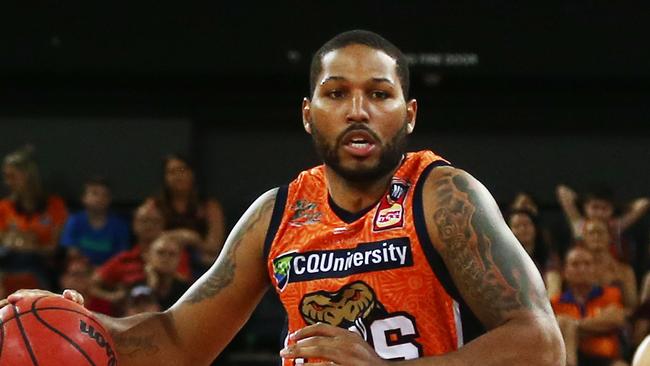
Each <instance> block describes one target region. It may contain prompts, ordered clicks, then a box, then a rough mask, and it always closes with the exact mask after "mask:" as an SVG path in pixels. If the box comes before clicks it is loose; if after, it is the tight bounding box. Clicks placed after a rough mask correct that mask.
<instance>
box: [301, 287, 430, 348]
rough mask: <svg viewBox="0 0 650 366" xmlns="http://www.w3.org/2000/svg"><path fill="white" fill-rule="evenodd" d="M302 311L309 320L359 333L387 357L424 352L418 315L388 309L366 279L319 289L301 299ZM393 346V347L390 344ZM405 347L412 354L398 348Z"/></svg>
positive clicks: (308, 321) (304, 318) (306, 319)
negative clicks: (324, 289) (420, 342)
mask: <svg viewBox="0 0 650 366" xmlns="http://www.w3.org/2000/svg"><path fill="white" fill-rule="evenodd" d="M300 313H301V315H302V318H303V320H304V321H305V323H307V324H315V323H318V322H322V323H327V324H330V325H333V326H337V327H341V328H344V329H348V330H350V331H353V332H355V333H358V334H359V335H360V336H361V337H362V338H363V339H364V340H365V341H366V342H368V343H369V344H370V345H372V346H373V347H375V349H377V348H378V347H379V348H380V350H381V351H379V352H378V353H381V356H382V357H383V358H385V359H412V358H417V357H420V356H422V345H421V344H419V343H418V342H417V341H416V339H417V338H418V337H419V333H418V331H417V325H416V323H415V318H414V317H413V316H411V315H410V314H407V313H405V312H400V311H398V312H394V313H389V312H388V311H387V310H386V308H385V307H384V305H383V304H382V303H381V302H380V301H379V300H378V299H377V297H376V295H375V291H374V290H373V289H372V288H371V287H370V286H369V285H368V284H367V283H365V282H363V281H356V282H352V283H350V284H347V285H345V286H343V287H341V288H340V289H339V290H338V291H335V292H328V291H316V292H312V293H308V294H306V295H305V296H304V297H303V298H302V301H301V302H300ZM391 347H392V348H391ZM404 347H406V348H407V349H409V350H410V351H411V352H410V355H409V356H404V355H402V354H400V353H399V352H396V350H398V349H403V348H404Z"/></svg>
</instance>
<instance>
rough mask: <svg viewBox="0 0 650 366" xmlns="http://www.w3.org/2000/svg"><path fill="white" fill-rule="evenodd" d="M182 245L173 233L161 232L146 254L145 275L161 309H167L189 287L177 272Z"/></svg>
mask: <svg viewBox="0 0 650 366" xmlns="http://www.w3.org/2000/svg"><path fill="white" fill-rule="evenodd" d="M182 249H183V245H182V244H181V243H180V242H179V240H178V237H177V236H175V235H173V234H168V233H163V234H162V235H161V236H159V237H158V239H156V240H155V241H154V242H153V243H152V244H151V247H150V248H149V250H148V252H147V255H146V264H145V275H146V281H145V282H146V284H147V286H149V287H150V288H151V289H152V290H153V292H154V294H155V295H156V298H157V299H158V302H159V304H160V307H161V308H162V309H169V308H170V307H171V306H172V305H173V304H174V303H175V302H176V300H178V299H179V298H180V297H181V295H183V294H184V293H185V291H186V290H187V289H188V288H189V284H188V282H187V281H186V280H184V279H183V278H182V277H180V276H179V275H178V273H177V268H178V263H179V261H180V258H181V251H182Z"/></svg>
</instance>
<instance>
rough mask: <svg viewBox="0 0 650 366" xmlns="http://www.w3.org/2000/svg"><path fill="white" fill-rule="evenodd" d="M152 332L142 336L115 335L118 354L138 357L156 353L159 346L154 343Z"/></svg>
mask: <svg viewBox="0 0 650 366" xmlns="http://www.w3.org/2000/svg"><path fill="white" fill-rule="evenodd" d="M153 339H154V334H153V333H152V334H147V335H142V336H139V335H137V336H129V335H125V336H116V337H115V346H116V348H117V349H119V350H120V356H126V357H131V358H132V357H138V356H151V355H154V354H156V353H158V351H159V348H158V346H156V345H155V344H154V341H153Z"/></svg>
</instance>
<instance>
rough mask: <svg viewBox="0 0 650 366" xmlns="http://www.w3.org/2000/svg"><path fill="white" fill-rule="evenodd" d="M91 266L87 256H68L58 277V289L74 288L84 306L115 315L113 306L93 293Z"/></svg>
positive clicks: (91, 309)
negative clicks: (82, 299)
mask: <svg viewBox="0 0 650 366" xmlns="http://www.w3.org/2000/svg"><path fill="white" fill-rule="evenodd" d="M92 274H93V266H92V265H91V264H90V262H89V261H88V259H87V258H85V257H82V256H71V257H69V259H68V261H67V264H66V266H65V269H64V271H63V274H62V275H61V277H59V287H60V290H61V291H62V290H64V289H68V288H69V289H74V290H76V291H78V292H79V293H80V294H81V295H83V297H84V306H85V307H86V308H87V309H88V310H90V311H95V312H98V313H102V314H106V315H111V316H116V315H118V314H116V313H115V312H114V308H113V306H112V304H111V303H110V302H109V301H106V300H104V299H101V298H99V297H97V296H95V295H94V293H93V289H92V282H91V276H92Z"/></svg>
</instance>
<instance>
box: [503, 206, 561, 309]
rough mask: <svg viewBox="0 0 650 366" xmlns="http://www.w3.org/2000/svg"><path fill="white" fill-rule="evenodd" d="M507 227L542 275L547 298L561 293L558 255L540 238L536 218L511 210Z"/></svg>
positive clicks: (530, 213)
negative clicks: (547, 294)
mask: <svg viewBox="0 0 650 366" xmlns="http://www.w3.org/2000/svg"><path fill="white" fill-rule="evenodd" d="M507 222H508V226H510V230H512V233H513V234H515V236H516V237H517V240H519V242H520V243H521V245H522V246H523V247H524V249H525V250H526V252H527V253H528V255H530V257H531V259H532V260H533V262H535V265H536V266H537V269H538V270H539V272H540V273H541V274H542V277H543V278H544V282H545V283H546V289H547V291H548V293H549V297H552V296H554V295H556V294H559V293H560V292H561V291H562V276H561V273H560V271H559V258H558V254H557V253H556V252H555V250H553V248H552V247H551V246H550V245H549V244H547V243H546V242H545V241H544V240H543V239H542V236H541V230H540V228H539V225H538V223H537V216H536V215H535V214H534V213H533V212H532V211H530V210H527V209H513V210H511V211H510V213H509V214H508V217H507Z"/></svg>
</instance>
